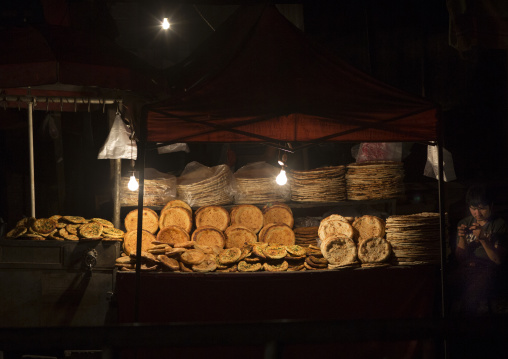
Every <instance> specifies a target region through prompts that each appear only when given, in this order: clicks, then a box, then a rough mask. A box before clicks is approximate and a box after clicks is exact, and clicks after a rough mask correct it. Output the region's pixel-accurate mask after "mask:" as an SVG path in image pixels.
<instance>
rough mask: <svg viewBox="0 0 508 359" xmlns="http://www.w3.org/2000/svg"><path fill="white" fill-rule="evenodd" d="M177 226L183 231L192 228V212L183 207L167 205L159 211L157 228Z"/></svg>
mask: <svg viewBox="0 0 508 359" xmlns="http://www.w3.org/2000/svg"><path fill="white" fill-rule="evenodd" d="M168 226H178V227H180V228H182V229H183V230H184V231H185V232H187V233H190V232H191V230H192V212H191V211H189V210H188V209H186V208H183V207H168V208H166V209H164V210H162V211H161V215H160V217H159V228H161V229H162V228H165V227H168Z"/></svg>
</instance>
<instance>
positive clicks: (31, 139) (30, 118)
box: [28, 101, 35, 218]
mask: <svg viewBox="0 0 508 359" xmlns="http://www.w3.org/2000/svg"><path fill="white" fill-rule="evenodd" d="M33 122H34V119H33V102H32V101H30V102H29V103H28V146H29V152H30V153H29V156H30V159H29V162H30V216H32V217H34V218H35V170H34V127H33Z"/></svg>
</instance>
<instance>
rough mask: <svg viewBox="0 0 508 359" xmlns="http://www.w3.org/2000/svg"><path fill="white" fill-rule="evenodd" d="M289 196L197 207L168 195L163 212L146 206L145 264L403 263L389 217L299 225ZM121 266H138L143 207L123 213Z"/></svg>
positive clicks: (293, 266)
mask: <svg viewBox="0 0 508 359" xmlns="http://www.w3.org/2000/svg"><path fill="white" fill-rule="evenodd" d="M294 223H295V222H294V218H293V212H292V210H291V208H290V207H289V206H288V205H286V204H283V203H273V204H266V205H264V206H262V207H258V206H255V205H252V204H238V205H234V206H232V207H231V208H230V209H229V210H228V209H227V208H225V207H223V206H220V205H206V206H202V207H199V208H198V209H197V210H195V211H193V209H192V208H191V207H190V206H189V205H188V204H187V203H185V202H183V201H181V200H172V201H169V202H168V203H167V204H166V205H165V206H164V207H163V208H162V209H161V211H160V212H159V213H157V212H156V211H154V210H152V209H150V208H143V219H142V227H143V229H142V235H141V243H140V244H141V253H140V256H139V257H140V258H141V263H140V270H143V271H172V272H201V273H203V272H258V271H270V272H280V271H306V270H319V269H346V268H355V267H374V266H388V265H390V264H398V263H397V262H396V261H394V260H393V259H394V258H393V250H392V246H391V244H390V242H389V241H388V240H387V239H386V236H385V232H386V222H385V221H384V220H383V219H381V218H378V217H375V216H370V215H364V216H362V217H357V218H349V217H343V216H341V215H338V214H333V215H331V216H328V217H326V218H324V219H322V220H321V221H320V224H319V226H314V227H297V228H294ZM124 224H125V229H126V233H125V237H124V243H123V253H122V256H121V257H119V258H117V260H116V265H117V267H119V269H120V270H122V271H134V270H135V268H136V259H137V257H138V256H137V255H136V250H137V236H138V232H137V224H138V210H133V211H131V212H129V213H128V214H127V216H126V217H125V220H124Z"/></svg>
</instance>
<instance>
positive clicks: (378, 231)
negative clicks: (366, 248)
mask: <svg viewBox="0 0 508 359" xmlns="http://www.w3.org/2000/svg"><path fill="white" fill-rule="evenodd" d="M385 227H386V223H385V221H384V220H382V219H381V218H379V217H376V216H370V215H365V216H361V217H358V218H357V219H355V221H354V222H353V229H354V238H353V239H354V240H355V241H356V242H357V243H361V242H362V241H363V240H365V239H367V238H372V237H384V236H385Z"/></svg>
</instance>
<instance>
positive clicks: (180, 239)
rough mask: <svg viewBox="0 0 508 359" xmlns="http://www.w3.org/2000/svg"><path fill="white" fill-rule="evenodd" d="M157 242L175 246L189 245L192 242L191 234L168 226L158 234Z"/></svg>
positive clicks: (177, 227)
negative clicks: (179, 244)
mask: <svg viewBox="0 0 508 359" xmlns="http://www.w3.org/2000/svg"><path fill="white" fill-rule="evenodd" d="M156 240H157V242H159V243H166V244H169V245H171V246H174V245H176V244H178V243H187V242H189V241H190V237H189V233H187V232H186V231H184V230H183V229H182V228H181V227H179V226H167V227H164V228H162V229H161V230H160V231H159V233H157V239H156Z"/></svg>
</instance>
